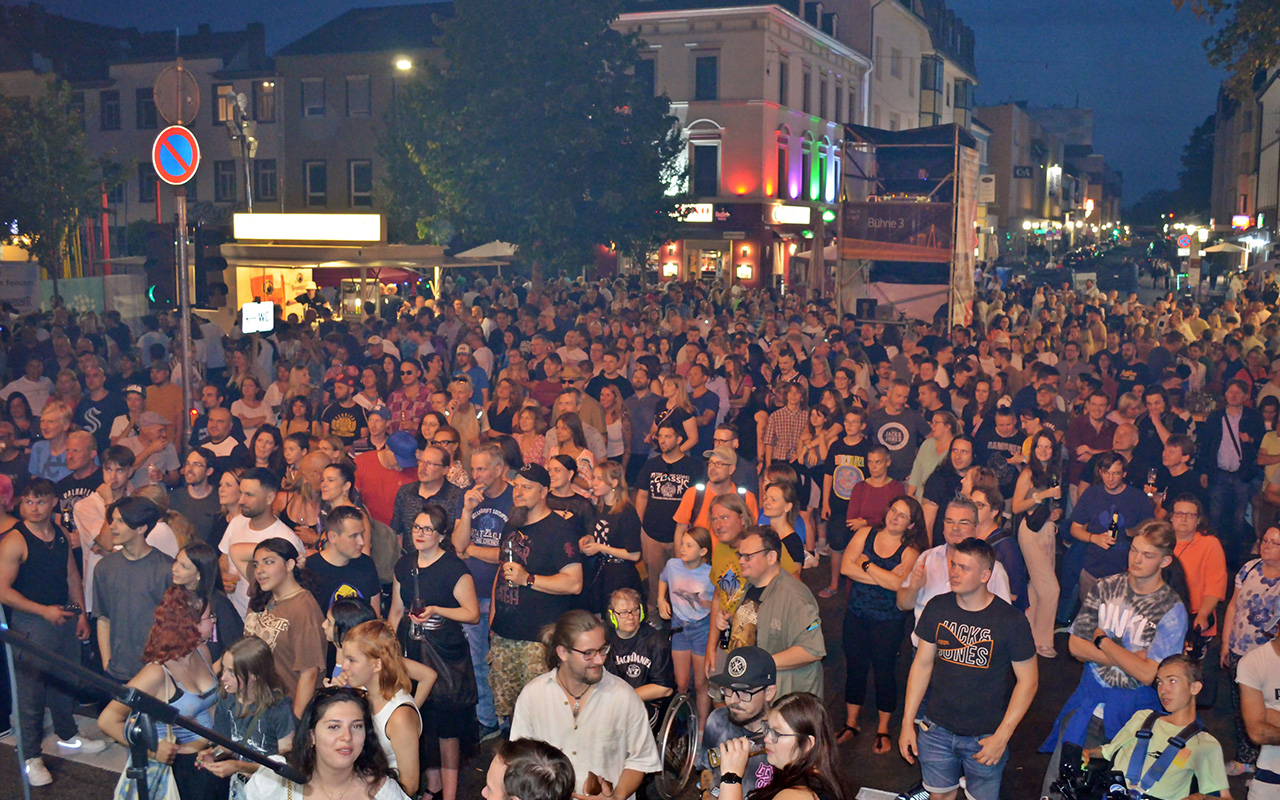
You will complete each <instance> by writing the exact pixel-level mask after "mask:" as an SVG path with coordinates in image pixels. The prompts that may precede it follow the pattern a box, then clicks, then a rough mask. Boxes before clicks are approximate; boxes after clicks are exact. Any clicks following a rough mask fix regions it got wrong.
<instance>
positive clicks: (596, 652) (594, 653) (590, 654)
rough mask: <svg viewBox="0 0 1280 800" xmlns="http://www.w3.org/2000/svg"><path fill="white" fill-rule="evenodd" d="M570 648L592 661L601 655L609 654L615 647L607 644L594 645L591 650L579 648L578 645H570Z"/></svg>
mask: <svg viewBox="0 0 1280 800" xmlns="http://www.w3.org/2000/svg"><path fill="white" fill-rule="evenodd" d="M569 649H570V650H572V651H573V652H575V653H577V654H578V655H580V656H582V657H583V658H585V659H586V660H588V661H592V660H594V659H596V658H599V657H601V656H607V655H609V651H610V650H612V649H613V646H612V645H607V644H606V645H605V646H603V647H593V648H591V649H590V650H579V649H578V648H576V647H570V648H569Z"/></svg>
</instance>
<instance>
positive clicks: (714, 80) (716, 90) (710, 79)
mask: <svg viewBox="0 0 1280 800" xmlns="http://www.w3.org/2000/svg"><path fill="white" fill-rule="evenodd" d="M693 64H694V67H693V99H694V100H718V99H720V56H718V55H704V56H698V57H696V58H695V59H694V60H693Z"/></svg>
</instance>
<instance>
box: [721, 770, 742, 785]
mask: <svg viewBox="0 0 1280 800" xmlns="http://www.w3.org/2000/svg"><path fill="white" fill-rule="evenodd" d="M720 782H721V783H731V784H732V783H736V784H738V785H741V784H742V776H741V775H739V774H738V773H736V772H722V773H720Z"/></svg>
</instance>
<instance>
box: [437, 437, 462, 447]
mask: <svg viewBox="0 0 1280 800" xmlns="http://www.w3.org/2000/svg"><path fill="white" fill-rule="evenodd" d="M431 443H432V444H434V445H435V446H436V447H444V446H445V445H450V444H457V442H456V441H454V440H453V439H432V440H431Z"/></svg>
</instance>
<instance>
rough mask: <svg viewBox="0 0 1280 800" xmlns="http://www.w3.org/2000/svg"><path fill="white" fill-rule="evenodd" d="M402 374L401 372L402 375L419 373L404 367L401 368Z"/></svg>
mask: <svg viewBox="0 0 1280 800" xmlns="http://www.w3.org/2000/svg"><path fill="white" fill-rule="evenodd" d="M400 374H401V375H415V374H417V373H415V372H414V371H413V370H411V369H402V370H400Z"/></svg>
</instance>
